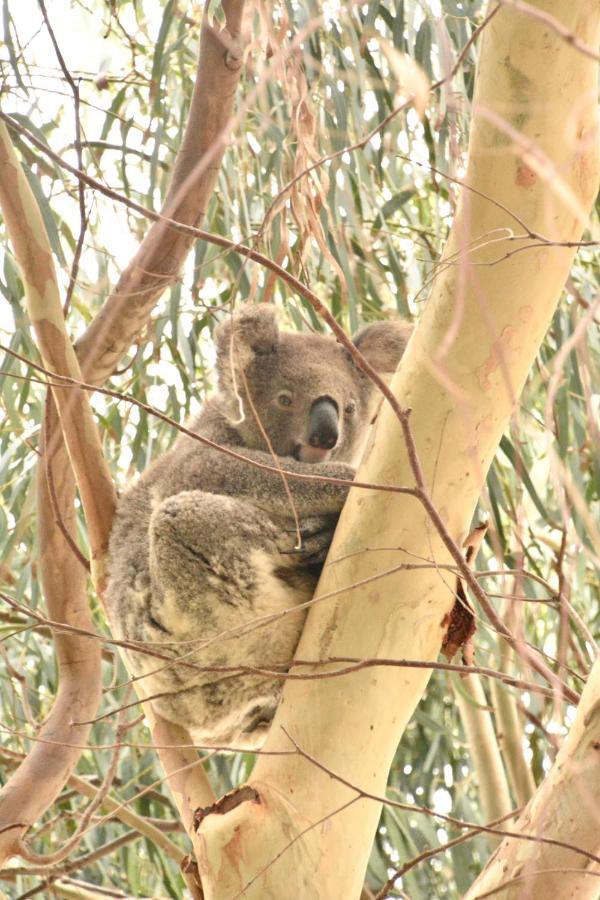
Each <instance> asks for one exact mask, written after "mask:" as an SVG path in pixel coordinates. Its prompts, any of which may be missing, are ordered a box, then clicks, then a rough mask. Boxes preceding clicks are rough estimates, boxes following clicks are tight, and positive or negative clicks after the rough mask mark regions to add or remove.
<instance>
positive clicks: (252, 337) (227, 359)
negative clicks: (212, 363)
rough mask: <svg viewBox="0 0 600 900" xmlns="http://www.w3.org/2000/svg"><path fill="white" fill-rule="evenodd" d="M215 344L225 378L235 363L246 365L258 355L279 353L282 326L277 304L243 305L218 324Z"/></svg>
mask: <svg viewBox="0 0 600 900" xmlns="http://www.w3.org/2000/svg"><path fill="white" fill-rule="evenodd" d="M215 344H216V346H217V368H218V371H219V376H220V377H221V378H223V377H224V378H225V381H227V373H228V372H231V369H232V367H234V368H237V367H239V368H242V369H245V368H246V367H247V366H248V365H249V364H250V363H251V362H253V360H254V359H255V358H256V357H261V356H264V357H267V356H269V355H270V354H272V353H275V352H276V351H277V346H278V344H279V328H278V327H277V318H276V313H275V309H274V307H272V306H269V305H267V304H265V303H263V304H261V305H260V306H254V305H252V304H249V303H248V304H246V305H245V306H241V307H240V308H239V309H237V310H236V311H235V312H234V313H233V315H231V316H229V317H228V318H227V319H225V320H224V321H223V322H220V323H219V324H218V325H217V327H216V329H215Z"/></svg>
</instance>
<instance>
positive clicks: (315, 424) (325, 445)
mask: <svg viewBox="0 0 600 900" xmlns="http://www.w3.org/2000/svg"><path fill="white" fill-rule="evenodd" d="M338 420H339V416H338V408H337V403H335V401H334V400H332V399H331V397H320V398H319V399H318V400H315V402H314V403H313V405H312V407H311V410H310V418H309V420H308V443H309V444H310V446H311V447H320V448H322V449H323V450H331V449H332V448H333V447H335V445H336V444H337V441H338V437H339V429H338Z"/></svg>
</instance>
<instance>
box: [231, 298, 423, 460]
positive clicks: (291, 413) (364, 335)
mask: <svg viewBox="0 0 600 900" xmlns="http://www.w3.org/2000/svg"><path fill="white" fill-rule="evenodd" d="M410 331H411V328H410V325H408V323H406V322H377V323H374V324H372V325H367V326H365V327H364V328H362V329H361V330H360V331H359V332H358V333H357V334H356V335H355V336H354V338H353V342H354V344H355V346H356V347H357V348H358V349H359V350H360V351H361V353H362V354H363V355H364V356H365V357H366V358H367V360H368V361H369V363H370V364H371V365H372V366H373V368H374V369H376V371H377V372H379V373H380V374H389V373H392V372H394V371H395V369H396V366H397V365H398V362H399V360H400V357H401V356H402V353H403V352H404V348H405V347H406V343H407V340H408V337H409V335H410ZM215 339H216V345H217V371H218V375H219V389H220V406H221V409H222V410H223V412H224V414H225V415H226V416H227V417H228V419H229V421H230V423H231V424H232V425H233V427H234V428H235V430H236V431H237V432H238V434H239V435H240V438H241V441H242V443H243V444H244V445H245V446H246V447H252V448H255V449H260V450H267V448H268V446H267V442H266V441H265V437H264V433H263V431H264V432H266V434H267V435H268V437H269V441H270V443H271V446H272V448H273V450H274V451H275V452H276V453H277V455H278V456H292V457H294V458H295V459H298V460H302V461H303V462H324V461H326V460H328V459H332V460H338V461H341V462H350V461H352V460H353V458H354V456H355V454H356V452H357V449H358V447H359V446H360V444H361V442H362V438H363V437H364V434H365V429H366V426H367V425H368V424H369V420H370V416H371V413H372V409H373V404H372V401H373V395H374V388H373V385H372V383H371V381H370V379H369V378H368V377H367V376H366V375H365V374H364V373H363V372H362V371H361V370H360V369H359V368H358V367H357V366H356V364H355V363H354V361H353V359H352V357H351V356H350V354H349V353H348V352H347V350H345V349H344V347H342V346H341V344H338V342H337V341H336V339H335V338H334V337H328V336H324V335H320V334H306V333H298V332H296V333H294V332H288V331H280V330H279V328H278V326H277V320H276V316H275V310H274V309H273V307H271V306H267V305H262V306H250V305H248V306H244V307H242V308H241V309H240V310H238V311H237V312H236V313H234V315H233V316H231V317H230V318H229V319H227V320H226V321H224V322H223V323H221V324H220V325H219V326H218V327H217V329H216V332H215Z"/></svg>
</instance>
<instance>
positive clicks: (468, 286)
mask: <svg viewBox="0 0 600 900" xmlns="http://www.w3.org/2000/svg"><path fill="white" fill-rule="evenodd" d="M535 5H536V6H537V7H539V8H542V7H543V9H544V11H547V12H549V13H550V14H551V15H553V16H555V17H557V18H558V19H559V20H560V22H561V23H562V24H563V25H564V26H565V27H566V28H567V29H569V30H570V31H573V32H575V33H576V34H577V35H578V36H579V37H580V38H581V39H582V40H584V41H585V42H586V43H588V44H590V45H591V46H595V45H596V44H597V37H598V26H599V20H600V8H598V6H597V5H594V4H591V3H589V2H586V0H573V2H571V3H570V4H568V5H565V4H564V3H562V2H560V0H546V2H543V3H538V4H535ZM549 60H551V64H549ZM596 88H597V65H596V64H595V62H594V60H592V59H590V58H589V57H587V56H584V55H582V54H581V53H579V52H578V51H577V50H576V49H574V48H573V47H571V46H569V44H568V43H566V42H565V41H564V40H563V38H562V37H561V36H560V35H559V34H558V33H557V32H556V31H553V30H551V29H550V28H548V27H547V26H546V25H545V24H544V23H543V22H540V21H539V20H535V19H532V18H531V17H528V16H525V15H524V14H522V13H520V12H516V11H515V10H513V9H508V8H507V9H501V10H500V11H499V12H498V14H497V15H496V16H495V17H494V18H493V19H492V20H491V21H490V23H489V24H488V26H487V27H486V29H485V31H484V35H483V44H482V48H481V55H480V64H479V67H478V72H477V81H476V96H475V106H474V117H473V122H472V128H471V136H470V147H469V160H468V171H467V176H466V179H465V181H466V185H467V186H468V187H465V188H463V190H462V191H461V197H460V205H459V209H458V212H457V215H456V219H455V222H454V225H453V228H452V232H451V236H450V240H449V243H448V246H447V248H446V252H445V255H444V260H443V262H442V265H441V267H440V273H439V274H438V277H437V279H436V282H435V285H434V288H433V293H432V296H431V298H430V300H429V303H428V305H427V308H426V310H425V312H424V315H423V317H422V320H421V322H420V323H419V325H418V327H417V330H416V332H415V335H414V337H413V339H412V340H411V342H410V344H409V347H408V349H407V352H406V355H405V357H404V359H403V362H402V365H401V367H400V369H399V371H398V373H397V374H396V376H395V378H394V380H393V382H392V388H393V390H394V393H395V396H396V397H397V398H398V399H399V401H400V402H401V404H403V405H405V406H409V407H411V408H412V410H413V413H412V417H411V423H412V433H413V436H414V440H415V445H416V449H417V454H418V458H419V460H420V464H421V467H422V470H423V476H424V482H425V486H426V488H427V490H428V492H429V494H430V495H431V497H432V498H433V501H434V503H435V506H436V508H437V510H438V511H439V513H440V516H441V518H442V521H443V524H444V526H445V528H446V530H447V533H448V534H449V536H450V537H451V538H452V539H453V540H454V541H455V542H456V543H458V544H459V545H460V543H462V541H463V540H464V538H465V536H466V534H467V531H468V528H469V523H470V519H471V516H472V514H473V510H474V508H475V504H476V502H477V498H478V497H479V494H480V492H481V488H482V485H483V482H484V479H485V475H486V472H487V470H488V467H489V465H490V462H491V460H492V457H493V455H494V453H495V451H496V448H497V445H498V442H499V440H500V437H501V434H502V432H503V431H504V429H505V428H506V426H507V424H508V422H509V419H510V416H511V413H512V410H513V408H514V405H515V402H516V400H517V398H518V397H519V394H520V392H521V390H522V387H523V384H524V381H525V379H526V377H527V373H528V370H529V368H530V366H531V364H532V362H533V360H534V358H535V355H536V353H537V350H538V348H539V346H540V343H541V341H542V339H543V336H544V334H545V332H546V330H547V328H548V325H549V323H550V320H551V317H552V314H553V312H554V310H555V308H556V305H557V302H558V300H559V298H560V294H561V291H562V288H563V285H564V283H565V280H566V277H567V274H568V271H569V267H570V264H571V261H572V259H573V254H574V247H573V246H570V247H568V246H556V245H555V244H553V243H548V241H550V242H577V241H578V240H579V239H580V237H581V234H582V230H583V227H584V225H585V215H586V213H587V211H588V210H589V208H590V206H591V204H592V202H593V199H594V197H595V194H596V191H597V188H598V154H597V131H596V128H597V125H596V110H595V100H596ZM557 123H560V126H558V125H557ZM542 163H544V165H542ZM515 216H517V217H518V218H516V217H515ZM536 233H537V234H542V235H543V236H544V239H542V240H539V239H535V238H534V237H532V235H533V234H536ZM514 235H522V236H520V237H513V236H514ZM532 245H533V246H532ZM525 248H528V249H525ZM515 251H519V252H515ZM503 257H505V258H504V259H503V261H502V262H499V260H500V259H502V258H503ZM412 462H413V463H414V460H413V461H412ZM414 473H415V467H414V465H413V464H411V460H410V459H409V457H408V454H407V449H406V445H405V440H404V437H403V433H402V430H401V427H400V424H399V422H398V419H397V417H396V416H395V415H394V414H393V413H392V411H391V409H390V407H389V405H384V406H383V408H382V411H381V413H380V415H379V419H378V422H377V425H376V428H375V432H374V435H373V438H372V440H371V442H370V445H369V447H368V449H367V453H366V458H365V460H364V462H363V464H362V466H361V468H360V470H359V473H358V478H359V479H361V480H364V481H371V482H388V483H390V484H400V485H408V486H412V485H414ZM377 546H379V547H388V548H389V547H399V548H403V549H402V550H398V551H397V552H391V551H385V550H381V551H378V552H369V553H367V552H362V553H361V552H360V551H361V550H364V548H365V547H369V548H373V547H377ZM415 557H416V558H418V559H420V560H421V559H423V558H425V559H430V560H434V561H435V564H436V565H439V564H444V563H447V562H448V561H449V553H448V550H447V547H446V545H445V544H444V543H443V541H442V540H441V538H440V535H439V533H438V532H437V531H436V529H435V528H434V527H433V524H432V522H431V520H430V517H429V516H428V515H427V514H426V512H425V510H424V508H423V505H422V503H421V502H420V501H419V500H417V499H416V498H414V497H409V496H406V495H405V496H402V495H392V494H385V493H381V492H377V493H375V492H373V493H371V494H369V493H368V492H365V491H362V490H360V491H351V492H350V498H349V500H348V503H347V504H346V507H345V509H344V512H343V515H342V519H341V522H340V525H339V527H338V530H337V532H336V539H335V542H334V546H333V547H332V551H331V553H330V557H329V565H328V566H327V568H326V570H325V572H324V575H323V578H322V580H321V583H320V585H319V588H318V590H317V597H318V596H322V595H323V594H326V593H328V592H330V591H332V590H335V589H343V588H346V590H345V591H344V592H343V593H342V594H337V595H336V596H335V598H333V599H331V600H328V601H325V602H322V603H317V604H316V605H315V606H314V607H313V608H312V610H311V613H310V615H309V618H308V620H307V624H306V627H305V629H304V633H303V636H302V639H301V642H300V646H299V648H298V652H297V656H298V658H299V659H302V660H307V659H313V660H323V659H327V658H331V657H337V656H352V657H359V658H370V657H373V656H392V657H396V658H416V659H435V657H436V655H437V653H438V651H439V649H440V645H441V642H442V638H443V636H444V632H445V628H446V624H447V614H448V612H449V609H450V607H451V606H452V603H453V602H454V590H453V584H452V581H451V580H449V579H446V578H445V577H444V573H443V571H442V570H440V569H436V568H435V565H432V568H431V569H422V570H418V571H415V570H413V571H411V572H407V571H400V572H395V573H394V574H388V575H386V574H384V573H385V572H386V571H388V570H390V569H391V568H392V567H394V566H397V565H398V563H401V562H403V561H406V562H410V561H414V559H415ZM376 574H379V575H380V578H379V580H378V581H377V582H370V583H369V584H368V585H366V586H364V587H363V588H356V589H352V587H351V586H352V585H353V584H355V583H357V582H360V581H361V580H364V579H365V578H366V577H369V576H373V575H376ZM428 677H429V675H428V673H427V672H423V671H416V670H404V671H403V670H402V669H393V670H392V669H382V670H373V669H369V670H362V671H359V672H355V673H353V674H352V675H351V676H348V678H347V679H345V680H342V679H329V680H328V679H323V680H318V681H311V682H303V681H293V682H292V681H290V682H288V683H287V684H286V687H285V690H284V694H283V699H282V701H281V704H280V706H279V709H278V713H277V715H276V718H275V720H274V723H273V726H272V728H271V732H270V735H269V739H268V742H267V749H268V750H282V749H283V750H287V751H289V750H290V749H292V750H293V749H294V747H295V746H296V745H297V746H298V747H300V748H301V750H302V751H303V753H304V754H309V755H310V757H312V758H313V759H309V758H307V756H306V755H303V754H302V753H296V754H294V755H291V756H262V757H260V759H259V760H258V763H257V765H256V768H255V770H254V772H253V777H252V781H251V787H252V788H253V789H254V791H255V792H256V793H255V794H253V793H252V792H249V791H245V792H244V793H243V794H240V803H239V804H238V805H237V806H235V807H234V808H233V809H231V810H230V811H229V812H227V813H225V814H220V815H216V814H215V815H208V816H206V817H205V818H204V819H203V821H202V823H201V825H200V828H199V832H198V839H197V854H198V858H199V862H200V869H201V876H202V884H203V889H204V894H205V898H206V900H217V898H218V900H225V898H227V900H229V898H231V897H233V896H237V895H238V893H239V892H242V891H243V892H244V893H243V896H244V898H246V900H251V898H260V900H274V898H277V900H280V898H281V897H284V896H285V897H292V896H294V897H295V896H301V897H303V898H305V900H311V898H315V900H316V898H322V897H345V898H346V897H347V898H352V897H358V896H359V895H360V890H361V885H362V881H363V876H364V871H365V868H366V864H367V860H368V856H369V852H370V848H371V844H372V840H373V835H374V832H375V828H376V826H377V822H378V820H379V814H380V805H379V804H378V803H376V802H374V801H372V800H367V799H364V798H360V796H359V794H358V792H357V791H355V790H353V789H352V788H351V787H349V786H348V784H343V783H342V782H341V781H340V780H339V778H338V777H335V776H342V777H343V778H344V779H346V781H347V782H349V783H350V784H351V785H355V786H357V787H359V788H360V789H362V790H363V791H368V792H371V793H374V794H378V795H382V794H384V792H385V786H386V780H387V774H388V771H389V767H390V764H391V762H392V760H393V757H394V754H395V752H396V748H397V745H398V741H399V739H400V737H401V735H402V732H403V730H404V728H405V726H406V724H407V722H408V721H409V719H410V717H411V715H412V712H413V710H414V708H415V706H416V704H417V703H418V701H419V698H420V697H421V695H422V693H423V690H424V688H425V685H426V683H427V679H428ZM294 742H295V743H294ZM313 760H317V761H318V763H319V765H320V766H322V767H324V768H319V767H318V766H317V765H315V762H314V761H313ZM342 808H343V811H340V810H342Z"/></svg>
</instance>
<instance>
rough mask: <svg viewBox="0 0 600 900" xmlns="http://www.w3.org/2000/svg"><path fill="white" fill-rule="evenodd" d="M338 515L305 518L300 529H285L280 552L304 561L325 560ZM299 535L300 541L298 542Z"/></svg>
mask: <svg viewBox="0 0 600 900" xmlns="http://www.w3.org/2000/svg"><path fill="white" fill-rule="evenodd" d="M336 524H337V516H311V517H310V518H304V519H303V520H302V522H301V523H300V529H299V534H298V529H296V528H286V529H284V533H283V534H284V539H283V541H282V542H281V547H280V551H279V552H280V553H282V554H283V555H284V556H296V557H298V559H299V560H301V561H302V562H310V563H318V562H323V561H324V560H325V557H326V556H327V551H328V550H329V546H330V544H331V540H332V538H333V532H334V531H335V526H336ZM298 537H300V541H299V542H298Z"/></svg>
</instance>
